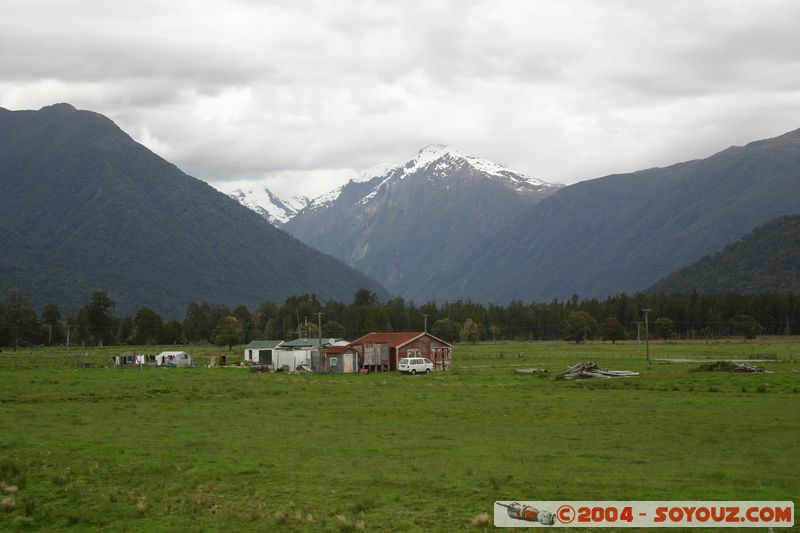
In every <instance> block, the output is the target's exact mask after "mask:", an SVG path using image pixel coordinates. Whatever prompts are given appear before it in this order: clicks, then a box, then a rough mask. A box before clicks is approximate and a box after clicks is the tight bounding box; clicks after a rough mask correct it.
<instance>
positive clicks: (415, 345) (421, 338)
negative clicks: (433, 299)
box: [350, 332, 453, 371]
mask: <svg viewBox="0 0 800 533" xmlns="http://www.w3.org/2000/svg"><path fill="white" fill-rule="evenodd" d="M350 347H351V348H353V349H354V350H355V351H356V353H357V354H358V361H359V364H360V368H366V369H368V370H370V371H382V370H397V362H398V361H399V360H400V359H402V358H404V357H426V358H428V359H430V360H431V361H432V362H433V370H434V371H441V370H450V365H451V360H452V351H453V345H452V344H449V343H447V342H445V341H443V340H441V339H438V338H436V337H434V336H433V335H431V334H430V333H426V332H397V333H395V332H391V333H390V332H385V333H368V334H366V335H364V336H363V337H361V338H359V339H356V340H354V341H353V342H351V343H350Z"/></svg>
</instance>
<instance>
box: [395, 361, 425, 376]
mask: <svg viewBox="0 0 800 533" xmlns="http://www.w3.org/2000/svg"><path fill="white" fill-rule="evenodd" d="M397 370H399V371H400V372H409V373H411V374H416V373H417V372H425V373H426V374H430V373H431V372H432V371H433V363H431V360H430V359H425V358H424V357H404V358H402V359H400V362H399V363H398V364H397Z"/></svg>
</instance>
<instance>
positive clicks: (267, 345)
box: [245, 341, 283, 350]
mask: <svg viewBox="0 0 800 533" xmlns="http://www.w3.org/2000/svg"><path fill="white" fill-rule="evenodd" d="M281 344H283V341H250V344H248V345H247V346H245V349H249V350H270V349H272V348H277V347H278V346H280V345H281Z"/></svg>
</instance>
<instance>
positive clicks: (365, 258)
mask: <svg viewBox="0 0 800 533" xmlns="http://www.w3.org/2000/svg"><path fill="white" fill-rule="evenodd" d="M559 187H560V186H558V185H553V184H549V183H546V182H544V181H542V180H537V179H536V178H530V177H528V176H525V175H523V174H521V173H518V172H514V171H512V170H510V169H506V168H505V167H502V166H500V165H498V164H496V163H493V162H491V161H488V160H485V159H481V158H477V157H473V156H466V155H464V154H462V153H461V152H458V151H456V150H452V149H449V148H447V147H444V146H441V145H429V146H427V147H424V148H422V149H421V150H420V151H419V152H417V154H416V155H415V156H414V157H413V158H411V159H410V160H409V161H407V162H405V163H403V164H401V165H394V166H389V167H388V168H387V169H386V170H384V171H383V172H382V173H380V174H378V175H376V176H371V177H369V176H363V175H362V176H361V178H360V179H358V180H350V181H348V182H347V183H345V184H344V185H342V186H341V187H339V188H337V189H335V190H334V191H331V192H330V193H328V194H326V195H322V196H320V197H318V198H316V199H314V200H312V201H311V202H310V203H309V205H308V206H306V207H305V208H304V209H303V210H301V211H300V212H298V214H297V215H296V216H295V217H293V218H292V219H290V220H289V221H288V222H287V223H286V224H285V226H284V228H285V229H286V230H287V231H289V232H290V233H292V234H293V235H295V236H296V237H297V238H299V239H300V240H301V241H303V242H305V243H307V244H309V245H311V246H313V247H315V248H317V249H319V250H322V251H324V252H326V253H330V254H331V255H334V256H336V257H339V258H340V259H342V260H343V261H345V262H346V263H347V264H350V265H352V266H354V267H355V268H358V269H359V270H361V271H363V272H365V273H366V274H367V275H368V276H370V277H373V278H375V279H377V280H379V281H380V282H381V283H382V284H383V285H384V286H386V287H387V288H388V289H389V290H390V291H392V292H395V293H398V294H400V295H402V296H403V297H404V298H408V299H412V300H422V301H427V300H428V296H427V293H429V292H433V288H434V287H435V286H436V285H437V284H438V283H440V280H439V279H438V278H437V277H436V276H435V272H436V271H437V270H439V269H442V268H444V266H445V265H447V264H448V263H449V262H450V261H452V260H453V258H455V257H458V256H460V254H461V252H462V250H463V248H464V247H465V246H467V245H468V242H469V241H470V240H471V239H477V238H482V237H483V236H487V235H490V234H491V233H492V232H493V231H495V230H497V229H498V228H499V226H500V225H501V224H502V218H503V217H505V216H509V215H510V214H513V213H517V212H521V211H522V210H523V209H524V208H526V207H528V206H530V205H533V204H534V203H536V202H538V201H539V200H540V199H541V198H544V197H546V196H547V195H548V194H551V193H552V192H553V191H555V190H557V189H558V188H559Z"/></svg>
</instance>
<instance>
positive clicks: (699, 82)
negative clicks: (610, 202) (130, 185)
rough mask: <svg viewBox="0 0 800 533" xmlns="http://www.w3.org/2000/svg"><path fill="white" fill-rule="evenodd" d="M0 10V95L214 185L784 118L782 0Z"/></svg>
mask: <svg viewBox="0 0 800 533" xmlns="http://www.w3.org/2000/svg"><path fill="white" fill-rule="evenodd" d="M0 8H2V9H3V13H4V16H3V17H2V19H0V106H3V107H9V108H23V107H24V108H37V107H40V106H42V105H46V104H49V103H52V102H56V101H64V100H69V101H71V103H73V104H74V105H76V106H77V107H80V108H84V109H93V110H95V111H98V112H101V113H104V114H106V115H108V116H110V117H111V118H113V119H114V120H115V121H117V123H118V124H119V125H120V126H121V127H123V128H124V129H126V130H127V131H129V132H130V133H131V134H132V135H133V136H134V138H136V139H138V140H140V141H142V142H144V143H145V144H147V145H148V146H150V147H151V148H153V149H154V150H156V151H157V152H159V153H160V154H161V155H163V156H164V157H166V158H168V159H170V160H172V161H173V162H175V163H176V164H178V165H179V166H181V167H182V168H183V169H184V170H186V171H187V172H189V173H191V174H192V175H195V176H197V177H199V178H202V179H206V180H209V181H212V182H223V181H237V180H238V181H241V180H249V181H254V180H258V178H259V176H263V177H264V179H265V180H269V179H272V180H278V181H280V183H281V186H282V187H283V188H284V189H287V188H288V187H290V184H291V183H292V180H299V179H308V180H314V177H313V176H314V175H315V172H316V173H317V174H318V175H319V176H320V177H319V179H318V181H319V183H320V185H319V186H320V187H321V186H323V185H322V184H324V185H325V186H327V185H329V184H330V181H331V180H332V179H333V176H336V175H338V172H339V171H338V170H337V169H341V174H342V177H341V179H342V181H343V180H344V179H346V178H347V177H349V174H350V173H352V171H353V169H358V168H366V167H371V166H373V165H375V164H378V163H382V162H387V161H389V162H399V161H401V160H402V159H404V158H406V157H409V156H411V155H413V153H414V152H415V151H416V149H418V148H419V147H420V146H421V145H424V144H427V143H429V142H440V143H445V144H450V145H453V146H455V147H458V148H460V149H462V150H466V151H471V152H474V153H476V155H480V156H484V157H489V158H493V159H496V160H498V161H500V162H502V163H504V164H507V165H509V166H512V167H515V168H518V169H519V170H521V171H524V172H527V173H529V174H531V175H535V176H538V177H542V178H545V179H550V180H554V181H562V182H565V181H575V180H577V179H585V178H590V177H596V176H599V175H601V174H604V173H609V172H614V171H624V170H635V169H636V168H641V167H644V166H652V165H655V164H667V163H669V162H674V161H678V160H682V159H688V158H690V157H699V156H702V155H708V153H710V152H711V151H713V150H716V149H719V148H724V147H725V146H727V145H728V144H734V143H737V142H739V143H740V142H746V141H748V140H753V139H757V138H761V137H764V136H770V135H777V134H780V133H782V132H783V131H787V130H789V129H794V128H796V127H798V126H800V109H798V106H797V104H796V103H795V102H797V101H798V96H800V95H799V94H798V87H800V49H799V48H800V44H798V43H800V40H798V39H797V38H796V35H795V33H796V30H795V28H794V24H795V22H796V21H797V20H800V4H798V3H796V2H789V1H786V2H781V1H772V2H767V3H755V2H752V3H750V2H742V3H738V2H722V1H719V2H714V1H709V2H696V1H674V2H640V1H628V0H610V1H607V2H594V1H589V0H584V1H580V0H573V1H544V2H528V1H508V2H501V3H498V2H492V1H469V2H467V1H460V0H436V1H427V2H422V1H418V2H417V1H411V2H402V3H400V2H396V3H395V2H366V3H355V2H336V3H330V2H322V1H314V0H304V1H302V2H289V1H272V2H256V1H248V0H239V1H235V2H232V1H227V2H226V1H222V0H203V1H200V2H169V3H164V2H156V1H155V0H146V1H140V2H132V1H131V2H114V3H107V4H103V3H96V2H91V1H88V0H86V1H83V2H70V3H63V2H56V1H55V0H52V1H46V0H41V1H36V0H31V1H28V2H25V3H23V2H17V1H4V0H0ZM698 132H702V136H699V135H698ZM313 186H314V185H313V184H311V185H308V184H305V185H303V187H300V185H298V189H300V188H302V189H303V190H304V191H307V190H309V189H313ZM318 192H324V191H322V190H320V191H318Z"/></svg>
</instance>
